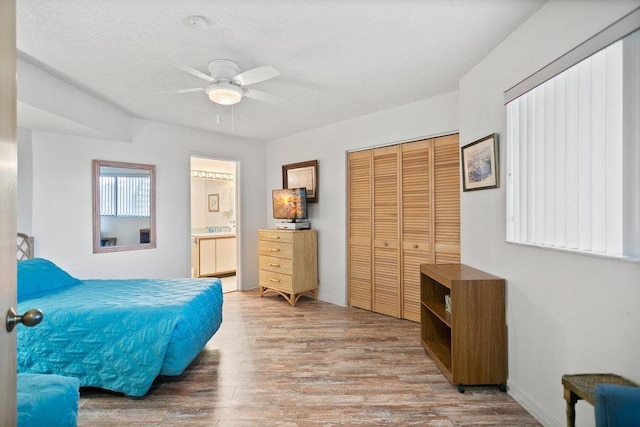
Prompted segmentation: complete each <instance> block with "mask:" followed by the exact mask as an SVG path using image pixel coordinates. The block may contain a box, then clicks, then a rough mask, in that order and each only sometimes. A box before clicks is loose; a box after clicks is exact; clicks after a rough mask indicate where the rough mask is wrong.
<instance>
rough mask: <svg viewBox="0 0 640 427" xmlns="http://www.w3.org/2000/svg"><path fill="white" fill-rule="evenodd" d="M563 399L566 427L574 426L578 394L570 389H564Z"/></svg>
mask: <svg viewBox="0 0 640 427" xmlns="http://www.w3.org/2000/svg"><path fill="white" fill-rule="evenodd" d="M564 399H565V400H566V401H567V427H575V426H576V402H577V401H578V396H577V395H576V394H574V393H573V392H572V391H571V390H568V389H566V388H565V389H564Z"/></svg>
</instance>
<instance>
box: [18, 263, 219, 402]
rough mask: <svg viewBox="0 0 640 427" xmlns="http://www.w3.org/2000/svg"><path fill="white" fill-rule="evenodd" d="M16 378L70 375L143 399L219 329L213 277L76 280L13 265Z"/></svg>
mask: <svg viewBox="0 0 640 427" xmlns="http://www.w3.org/2000/svg"><path fill="white" fill-rule="evenodd" d="M34 307H35V308H39V309H41V310H42V311H43V312H44V319H43V321H42V323H40V324H39V325H38V326H36V327H33V328H19V329H18V372H21V373H23V372H25V373H45V374H49V373H50V374H58V375H65V376H68V377H75V378H78V379H79V380H80V386H82V387H100V388H103V389H107V390H113V391H116V392H122V393H124V394H126V395H129V396H144V395H145V394H146V393H147V391H148V390H149V388H150V387H151V385H152V383H153V381H154V379H155V378H156V377H157V376H158V375H179V374H181V373H182V372H183V371H184V369H185V368H186V367H187V366H188V365H189V364H190V363H191V362H192V361H193V359H194V358H195V357H196V356H197V355H198V353H200V351H201V350H202V348H203V347H204V345H205V344H206V343H207V341H209V339H210V338H211V337H212V336H213V334H215V332H216V331H217V330H218V328H219V327H220V325H221V323H222V285H221V283H220V280H219V279H215V278H212V279H168V280H160V279H135V280H78V279H76V278H74V277H72V276H70V275H69V274H67V273H66V272H65V271H63V270H62V269H60V268H59V267H57V266H56V265H55V264H53V263H52V262H50V261H48V260H45V259H41V258H35V259H32V260H25V261H20V262H18V312H24V311H26V310H28V309H30V308H34Z"/></svg>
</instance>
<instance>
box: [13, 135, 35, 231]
mask: <svg viewBox="0 0 640 427" xmlns="http://www.w3.org/2000/svg"><path fill="white" fill-rule="evenodd" d="M17 141H18V194H17V206H16V212H17V214H18V231H19V232H21V233H25V234H29V235H31V211H32V202H33V197H32V196H33V176H32V175H33V167H32V166H33V165H32V164H31V158H32V147H31V131H30V130H29V129H25V128H18V132H17Z"/></svg>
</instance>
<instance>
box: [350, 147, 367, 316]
mask: <svg viewBox="0 0 640 427" xmlns="http://www.w3.org/2000/svg"><path fill="white" fill-rule="evenodd" d="M347 159H348V160H347V167H348V173H347V175H348V183H347V184H348V187H349V188H348V191H347V194H348V195H349V197H348V202H347V203H348V222H349V224H348V227H347V228H348V230H349V235H348V252H349V253H348V263H347V265H348V273H347V275H348V280H349V284H348V287H347V288H348V289H349V305H352V306H354V307H359V308H364V309H366V310H371V309H372V305H371V299H372V298H371V295H372V292H373V289H372V269H371V262H372V249H371V239H372V235H371V226H372V224H371V215H372V204H371V179H372V176H371V167H372V159H373V156H372V152H371V150H368V151H359V152H355V153H349V155H348V157H347Z"/></svg>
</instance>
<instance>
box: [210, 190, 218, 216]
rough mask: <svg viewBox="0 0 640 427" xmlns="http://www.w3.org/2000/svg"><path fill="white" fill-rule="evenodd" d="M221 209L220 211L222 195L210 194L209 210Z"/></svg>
mask: <svg viewBox="0 0 640 427" xmlns="http://www.w3.org/2000/svg"><path fill="white" fill-rule="evenodd" d="M219 211H220V195H219V194H209V212H219Z"/></svg>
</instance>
